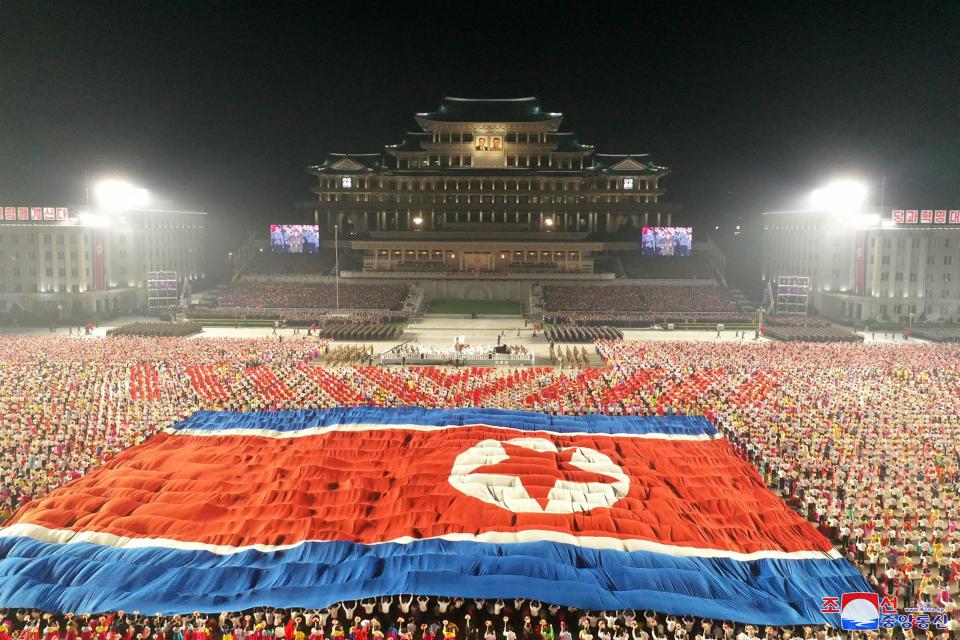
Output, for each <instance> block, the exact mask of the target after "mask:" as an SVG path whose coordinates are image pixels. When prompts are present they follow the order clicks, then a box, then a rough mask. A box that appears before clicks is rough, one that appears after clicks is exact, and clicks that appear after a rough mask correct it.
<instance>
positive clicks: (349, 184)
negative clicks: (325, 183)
mask: <svg viewBox="0 0 960 640" xmlns="http://www.w3.org/2000/svg"><path fill="white" fill-rule="evenodd" d="M340 186H341V187H343V188H344V189H352V188H353V178H351V177H350V176H344V177H342V178H340Z"/></svg>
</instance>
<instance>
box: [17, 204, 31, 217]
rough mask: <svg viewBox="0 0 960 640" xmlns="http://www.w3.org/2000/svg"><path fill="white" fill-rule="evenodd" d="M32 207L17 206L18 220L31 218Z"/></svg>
mask: <svg viewBox="0 0 960 640" xmlns="http://www.w3.org/2000/svg"><path fill="white" fill-rule="evenodd" d="M29 219H30V207H17V220H29Z"/></svg>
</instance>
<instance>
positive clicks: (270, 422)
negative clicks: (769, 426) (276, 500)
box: [173, 407, 717, 436]
mask: <svg viewBox="0 0 960 640" xmlns="http://www.w3.org/2000/svg"><path fill="white" fill-rule="evenodd" d="M340 424H382V425H405V424H417V425H425V426H437V427H442V426H450V425H453V426H460V425H471V424H487V425H491V426H499V427H509V428H511V429H517V430H520V431H552V432H555V433H584V432H588V433H602V434H611V435H613V434H624V435H642V434H665V435H685V436H702V435H708V436H715V435H716V434H717V430H716V428H715V427H714V426H713V425H712V424H711V423H710V421H709V420H707V419H706V418H704V417H702V416H602V415H586V416H557V415H548V414H543V413H534V412H527V411H509V410H505V409H420V408H417V407H402V408H390V409H385V408H381V407H341V408H336V409H320V410H297V411H281V412H269V411H259V412H245V413H240V412H234V411H198V412H197V413H195V414H193V415H192V416H190V417H189V418H187V419H186V420H182V421H181V422H178V423H177V424H175V425H174V426H173V428H174V429H198V430H204V431H221V430H229V429H266V430H271V431H278V432H296V431H300V430H303V429H310V428H315V427H332V426H336V425H340Z"/></svg>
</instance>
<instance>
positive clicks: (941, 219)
mask: <svg viewBox="0 0 960 640" xmlns="http://www.w3.org/2000/svg"><path fill="white" fill-rule="evenodd" d="M933 221H934V222H936V223H937V224H944V223H945V222H946V221H947V210H946V209H937V210H936V211H934V212H933Z"/></svg>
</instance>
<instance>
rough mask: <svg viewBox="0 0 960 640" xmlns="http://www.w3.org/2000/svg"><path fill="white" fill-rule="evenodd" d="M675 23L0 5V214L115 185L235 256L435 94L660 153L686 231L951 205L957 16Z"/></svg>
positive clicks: (863, 11)
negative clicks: (856, 208)
mask: <svg viewBox="0 0 960 640" xmlns="http://www.w3.org/2000/svg"><path fill="white" fill-rule="evenodd" d="M254 4H258V5H260V6H248V5H254ZM665 4H666V3H629V4H626V3H625V4H622V5H621V4H613V3H581V4H579V5H576V6H578V7H580V8H577V9H572V8H568V6H567V5H566V4H564V3H552V4H540V3H537V4H527V3H519V2H512V3H505V4H502V5H500V4H497V3H489V2H485V3H439V4H431V3H427V2H417V3H414V4H410V5H405V6H400V4H399V3H390V4H389V6H388V5H387V4H386V3H325V2H311V3H283V2H277V3H272V2H266V3H240V2H183V3H179V2H172V1H168V0H163V1H160V2H138V1H129V0H124V1H117V2H109V3H108V2H43V1H39V0H26V1H22V2H19V1H17V2H11V1H10V0H0V29H2V37H0V200H2V201H3V203H4V204H11V205H20V204H24V205H32V204H38V205H46V204H48V203H50V204H61V203H75V202H82V198H83V185H84V180H85V176H86V177H87V178H88V179H93V178H95V177H98V176H101V175H115V174H121V175H126V176H128V177H129V178H132V179H134V180H135V181H137V182H139V183H140V184H142V185H143V186H146V187H148V188H149V189H151V191H153V192H155V193H156V194H157V195H158V197H159V198H160V199H161V202H163V203H164V204H169V205H172V206H178V207H182V208H191V209H204V210H207V211H209V212H210V213H211V214H212V216H213V217H212V218H211V223H213V226H214V228H215V229H222V230H224V231H228V232H229V233H223V234H217V237H216V239H217V241H218V242H221V243H226V242H228V241H231V239H232V238H234V237H235V236H238V235H242V234H243V233H244V232H249V230H251V229H253V228H254V227H256V226H257V225H259V224H266V223H268V222H270V221H286V220H291V219H293V218H294V217H295V215H296V213H295V211H294V209H293V202H294V201H297V200H304V199H307V198H309V197H310V194H309V191H308V189H309V186H310V184H311V181H310V178H309V176H308V175H307V174H306V173H305V172H304V167H305V166H306V165H308V164H312V163H316V162H319V161H321V160H322V159H323V157H324V155H325V154H326V153H327V152H331V151H333V152H373V151H378V150H380V148H381V147H382V145H384V144H388V143H395V142H399V140H400V134H401V132H402V131H403V130H404V129H407V128H411V127H414V126H415V123H414V121H413V119H412V114H413V113H414V112H416V111H426V110H431V109H432V108H434V107H435V106H436V105H437V103H438V101H439V98H440V97H441V96H442V95H445V94H446V95H455V96H465V97H488V98H489V97H516V96H523V95H537V96H539V97H540V98H541V100H542V103H543V106H544V108H545V109H547V110H551V111H561V112H563V113H565V114H566V119H565V123H564V130H574V131H576V132H577V133H578V139H579V140H580V141H581V142H583V143H588V144H594V145H595V146H596V148H597V150H598V151H599V152H649V153H651V154H652V156H653V158H654V159H655V160H656V161H657V162H659V163H661V164H666V165H669V166H670V167H672V168H673V173H672V175H671V176H670V177H669V178H668V181H667V182H666V186H667V188H668V189H669V194H670V198H669V199H671V200H675V201H679V202H682V203H684V205H685V207H686V216H687V220H689V221H691V222H694V223H696V224H697V227H698V231H707V230H709V232H711V233H712V232H713V227H714V225H715V224H719V225H721V226H722V228H723V229H722V231H721V233H723V231H726V230H728V229H730V228H731V226H732V224H734V223H735V222H736V218H737V216H739V217H741V218H742V220H741V222H743V223H744V224H746V225H748V226H749V223H750V221H751V220H753V219H754V218H755V216H756V214H757V213H758V212H759V211H761V210H764V209H769V208H781V207H788V206H792V205H795V204H797V201H798V198H799V196H800V194H803V193H806V192H808V191H809V190H810V189H811V188H813V187H814V186H816V185H817V184H818V183H819V182H821V181H823V180H825V179H827V178H830V177H831V176H835V175H859V176H862V177H863V178H864V179H866V180H867V181H868V182H870V183H871V185H872V187H873V199H874V202H875V203H876V202H877V201H878V200H879V184H880V182H881V180H882V179H883V177H885V178H886V202H887V203H888V204H889V203H899V204H901V206H904V205H909V206H911V207H913V208H934V207H937V208H942V207H952V208H956V207H958V206H960V26H958V25H960V9H958V7H960V4H958V3H956V2H913V3H908V2H904V3H899V4H886V3H878V2H871V3H862V4H853V3H850V4H848V3H839V2H837V3H830V4H822V5H821V4H817V3H786V2H770V3H762V4H761V3H758V4H756V5H752V4H750V3H730V4H727V5H725V6H710V5H712V4H717V5H720V4H724V3H696V4H690V5H682V4H675V3H671V5H672V6H671V7H670V8H665V7H664V5H665ZM275 5H276V6H275ZM841 5H842V6H841ZM571 6H573V5H571ZM458 7H459V8H460V9H459V11H462V13H458Z"/></svg>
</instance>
